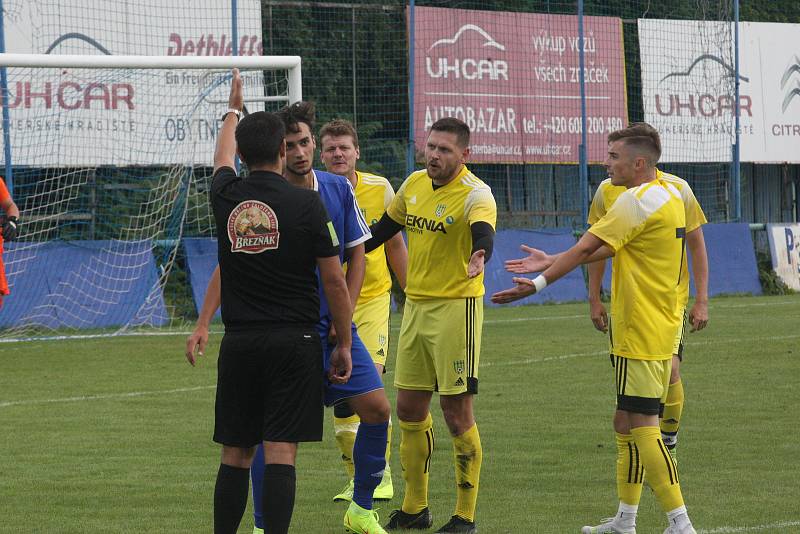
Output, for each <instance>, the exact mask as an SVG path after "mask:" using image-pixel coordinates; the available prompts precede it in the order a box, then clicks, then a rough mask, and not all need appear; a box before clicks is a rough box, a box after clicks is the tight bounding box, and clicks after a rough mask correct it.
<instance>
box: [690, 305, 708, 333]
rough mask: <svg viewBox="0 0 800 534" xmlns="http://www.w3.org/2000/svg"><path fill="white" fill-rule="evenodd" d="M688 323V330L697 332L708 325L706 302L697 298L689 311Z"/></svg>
mask: <svg viewBox="0 0 800 534" xmlns="http://www.w3.org/2000/svg"><path fill="white" fill-rule="evenodd" d="M689 324H691V325H692V329H691V330H690V332H697V331H698V330H702V329H703V328H705V327H706V326H707V325H708V303H707V302H704V301H700V300H697V301H695V303H694V305H693V306H692V309H691V311H690V312H689Z"/></svg>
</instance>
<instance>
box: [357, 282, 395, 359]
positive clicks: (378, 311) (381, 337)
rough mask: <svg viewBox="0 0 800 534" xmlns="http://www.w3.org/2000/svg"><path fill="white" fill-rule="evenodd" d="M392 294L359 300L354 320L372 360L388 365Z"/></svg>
mask: <svg viewBox="0 0 800 534" xmlns="http://www.w3.org/2000/svg"><path fill="white" fill-rule="evenodd" d="M390 302H391V295H390V294H389V293H386V294H384V295H379V296H377V297H375V298H373V299H371V300H369V301H367V302H363V303H361V302H359V303H358V305H357V306H356V309H355V311H354V312H353V322H354V323H355V324H356V329H357V330H358V337H360V338H361V341H362V342H364V346H365V347H367V351H369V355H370V356H372V361H373V362H375V363H379V364H381V365H383V366H384V367H386V358H387V357H388V356H389V312H390V309H389V306H390Z"/></svg>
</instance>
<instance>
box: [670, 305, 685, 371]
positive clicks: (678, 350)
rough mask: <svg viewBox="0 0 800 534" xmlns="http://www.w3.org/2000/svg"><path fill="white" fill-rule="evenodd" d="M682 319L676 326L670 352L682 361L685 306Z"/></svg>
mask: <svg viewBox="0 0 800 534" xmlns="http://www.w3.org/2000/svg"><path fill="white" fill-rule="evenodd" d="M682 315H683V321H681V324H680V326H679V327H678V333H677V334H676V335H675V342H674V343H673V344H672V354H673V355H674V356H677V357H678V359H679V360H680V361H683V335H684V334H685V333H686V308H684V309H683V314H682Z"/></svg>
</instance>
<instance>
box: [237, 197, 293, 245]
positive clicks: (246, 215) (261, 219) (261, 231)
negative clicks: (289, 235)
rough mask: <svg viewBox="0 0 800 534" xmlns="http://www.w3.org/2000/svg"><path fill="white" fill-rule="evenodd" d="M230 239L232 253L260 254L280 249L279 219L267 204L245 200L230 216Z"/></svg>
mask: <svg viewBox="0 0 800 534" xmlns="http://www.w3.org/2000/svg"><path fill="white" fill-rule="evenodd" d="M227 229H228V239H229V240H230V242H231V252H244V253H245V254H260V253H261V252H264V251H265V250H275V249H277V248H278V241H279V238H280V232H279V231H278V217H277V216H276V215H275V212H274V211H273V210H272V208H270V207H269V206H268V205H267V204H264V203H263V202H259V201H258V200H245V201H244V202H241V203H240V204H239V205H238V206H236V207H235V208H233V211H231V214H230V215H229V216H228V226H227Z"/></svg>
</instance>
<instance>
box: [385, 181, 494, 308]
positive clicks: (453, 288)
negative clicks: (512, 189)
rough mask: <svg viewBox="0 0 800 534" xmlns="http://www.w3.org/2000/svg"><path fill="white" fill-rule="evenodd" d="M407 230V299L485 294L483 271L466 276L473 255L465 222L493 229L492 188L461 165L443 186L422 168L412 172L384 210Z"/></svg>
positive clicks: (468, 230) (468, 225)
mask: <svg viewBox="0 0 800 534" xmlns="http://www.w3.org/2000/svg"><path fill="white" fill-rule="evenodd" d="M386 213H387V214H388V215H389V217H391V218H392V220H393V221H395V222H396V223H398V224H402V225H404V226H405V228H406V233H407V235H408V273H407V275H406V296H407V297H408V298H410V299H415V300H421V299H455V298H467V297H479V296H481V295H483V294H484V292H485V290H484V287H483V273H481V274H480V275H479V276H476V277H475V278H467V267H468V265H469V258H470V256H471V255H472V231H471V229H470V225H472V224H473V223H476V222H479V221H483V222H486V223H488V224H490V225H491V226H492V228H494V227H495V223H496V222H497V205H496V204H495V201H494V197H493V196H492V190H491V189H490V188H489V186H488V185H486V184H485V183H483V182H482V181H481V180H480V179H479V178H478V177H476V176H475V175H474V174H472V173H471V172H470V171H469V169H467V167H466V166H464V167H463V168H462V169H461V171H460V172H459V173H458V175H457V176H456V177H455V178H454V179H453V180H451V181H450V182H449V183H448V184H447V185H444V186H441V187H437V188H435V189H434V186H433V181H432V180H431V178H430V176H428V172H427V171H425V170H422V171H417V172H414V173H412V174H411V175H410V176H409V177H408V178H406V181H405V182H403V185H401V186H400V189H399V190H398V191H397V195H395V197H394V199H393V200H392V203H391V204H390V205H389V208H388V209H387V210H386Z"/></svg>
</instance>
